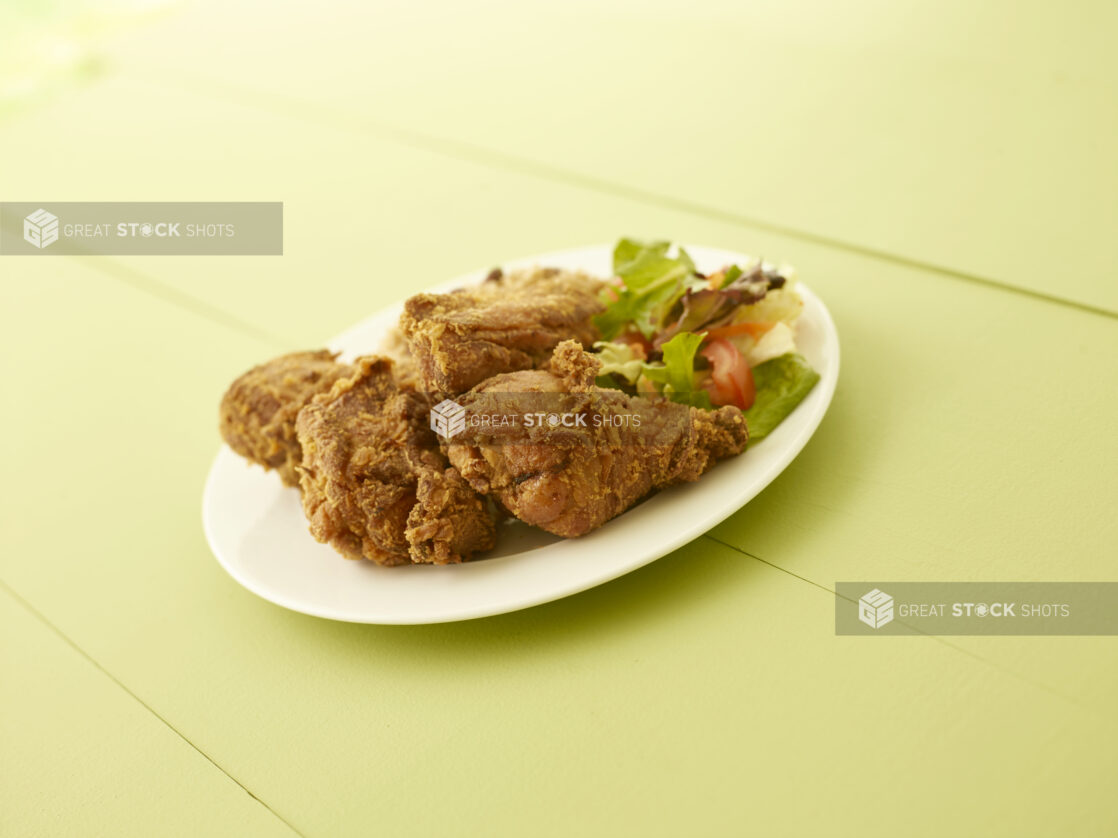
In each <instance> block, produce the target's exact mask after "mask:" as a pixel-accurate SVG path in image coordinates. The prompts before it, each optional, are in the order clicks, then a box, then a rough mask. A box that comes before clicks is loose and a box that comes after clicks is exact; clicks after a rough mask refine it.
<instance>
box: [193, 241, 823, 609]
mask: <svg viewBox="0 0 1118 838" xmlns="http://www.w3.org/2000/svg"><path fill="white" fill-rule="evenodd" d="M687 250H688V252H689V253H690V254H691V256H692V257H693V258H694V260H695V262H696V264H697V266H698V267H699V269H700V270H704V271H712V270H716V269H718V268H720V267H722V266H723V265H726V264H729V263H731V262H737V263H739V264H741V263H743V262H745V261H747V260H748V259H749V257H748V256H745V255H744V254H741V253H732V252H730V251H726V250H716V249H713V248H707V247H690V246H687ZM611 258H612V248H611V247H608V246H605V245H602V246H598V247H590V248H582V249H578V250H566V251H561V252H558V253H546V254H542V255H540V256H536V257H532V258H530V259H521V260H518V261H517V262H512V263H509V264H508V265H507V267H519V266H527V265H533V264H539V265H550V266H556V267H564V268H582V269H585V270H587V271H590V272H591V273H594V274H597V275H599V276H608V275H609V274H610V273H611V268H610V265H611ZM486 273H487V271H486V270H482V271H477V272H475V273H472V274H468V275H466V276H462V277H459V278H458V279H455V280H452V281H450V282H447V283H443V284H442V285H440V286H438V287H436V288H433V289H431V290H432V291H436V292H437V291H449V290H451V289H454V288H461V287H463V286H466V285H471V284H475V283H477V282H480V281H481V280H482V279H483V278H484V276H485V274H486ZM797 287H798V288H799V290H800V293H801V294H802V295H803V298H804V311H803V315H802V316H801V318H800V321H799V330H798V334H797V339H796V342H797V345H798V347H799V350H800V352H802V353H803V355H804V356H805V357H806V358H807V359H808V361H809V362H810V363H811V365H812V366H813V367H814V368H815V369H816V370H817V371H818V372H819V375H820V380H819V383H818V384H816V386H815V388H814V389H813V390H812V391H811V393H810V394H808V396H807V398H806V399H804V401H803V402H801V403H800V405H799V406H798V407H797V408H796V410H795V411H793V413H792V414H791V415H790V416H788V417H787V418H786V419H785V420H784V421H783V422H782V423H781V424H780V426H779V427H777V428H776V430H774V431H773V432H772V433H771V434H770V435H769V436H768V437H767V438H766V439H764V440H762V441H761V442H759V443H757V445H756V446H755V447H750V448H749V449H748V450H746V452H745V453H744V454H742V455H740V456H738V457H736V458H733V459H730V460H726V461H724V462H722V463H719V464H718V465H717V466H716V467H715V468H714V469H713V470H711V471H710V472H709V473H708V474H706V475H704V476H703V478H702V479H701V480H699V482H697V483H690V484H686V485H682V486H675V487H673V488H671V489H668V490H666V491H662V492H660V493H658V494H656V495H655V496H653V497H651V498H650V499H648V500H647V501H645V502H644V503H642V504H640V505H639V506H637V507H635V508H633V509H630V510H629V511H628V512H626V513H624V514H622V515H620V516H618V517H617V518H615V519H614V520H612V521H610V522H609V523H607V524H606V525H605V526H603V527H601V528H600V529H598V530H595V531H594V532H592V533H590V534H589V535H585V536H583V537H582V538H576V539H562V538H558V537H556V536H553V535H550V534H548V533H545V532H543V531H542V530H538V529H535V528H533V527H529V526H527V525H526V524H523V523H521V522H519V521H512V522H510V523H507V524H505V525H503V526H502V527H501V528H500V532H499V536H498V544H497V548H496V549H495V550H493V551H491V553H489V554H487V557H486V558H484V559H482V560H477V561H473V562H468V563H466V564H461V565H449V566H434V565H408V566H404V567H392V568H385V567H380V566H378V565H375V564H373V563H372V562H362V561H349V560H346V559H344V558H342V557H341V556H340V555H338V554H337V553H335V552H334V551H333V549H331V548H330V547H328V546H326V545H324V544H319V543H318V542H316V541H315V540H314V539H313V538H312V537H311V535H310V533H309V532H308V530H307V524H306V520H305V519H304V517H303V510H302V506H301V505H300V500H299V493H298V491H297V490H295V489H293V488H284V487H283V486H282V485H281V484H280V481H279V479H278V478H277V477H276V476H275V475H274V474H270V473H266V472H265V471H264V470H263V469H261V468H260V467H258V466H254V465H250V464H249V463H248V462H247V461H246V460H243V459H241V458H240V457H239V456H237V455H236V454H234V453H233V452H232V451H231V450H230V449H229V448H228V447H226V446H223V447H222V449H221V451H220V452H218V455H217V459H216V460H215V461H214V464H213V467H212V468H211V469H210V475H209V478H208V479H207V480H206V487H205V490H204V494H203V497H202V522H203V526H204V528H205V532H206V539H207V540H208V541H209V543H210V547H211V548H212V549H213V552H214V555H215V556H217V559H218V561H219V562H221V565H222V567H224V568H225V569H226V570H227V571H228V572H229V575H230V576H232V577H233V578H234V579H236V580H237V581H238V582H240V583H241V584H242V585H244V586H245V587H246V588H248V589H249V590H250V591H252V592H253V593H255V594H258V595H259V596H261V597H263V598H264V599H267V600H270V601H271V602H274V603H276V604H277V605H282V606H283V607H285V608H290V609H292V610H294V611H300V612H302V613H304V614H313V615H315V616H318V617H326V618H329V619H332V620H346V621H349V622H355V623H382V624H408V623H440V622H449V621H452V620H467V619H472V618H474V617H485V616H489V615H492V614H502V613H504V612H507V611H515V610H517V609H520V608H527V607H529V606H532V605H538V604H540V603H543V602H549V601H551V600H554V599H559V598H560V597H565V596H569V595H570V594H574V593H578V592H579V591H584V590H586V589H587V588H592V587H594V586H595V585H600V584H601V583H603V582H608V581H609V580H610V579H614V578H616V577H618V576H621V575H622V574H624V573H628V572H629V571H631V570H636V569H637V568H638V567H641V566H642V565H646V564H648V563H649V562H651V561H653V560H655V559H658V558H660V557H661V556H663V555H665V554H666V553H669V552H671V551H672V550H674V549H676V548H677V547H679V546H681V545H683V544H686V543H687V542H688V541H691V540H692V539H694V538H697V537H698V536H699V535H701V534H702V533H704V532H706V531H707V530H709V529H710V528H711V527H713V526H714V525H715V524H717V523H719V522H720V521H722V520H723V519H724V518H726V517H728V516H729V515H731V514H732V513H733V512H735V511H737V510H738V509H740V508H741V507H742V506H744V505H745V504H746V503H747V502H748V501H749V500H751V499H752V498H753V497H754V496H756V495H757V493H759V492H760V491H761V490H762V489H764V488H765V487H766V486H767V485H768V484H769V483H770V482H772V480H773V479H774V478H775V477H776V476H777V475H778V474H780V473H781V472H782V471H783V470H784V469H785V467H786V466H787V465H788V464H789V463H790V462H792V460H793V459H794V458H795V457H796V455H797V454H799V453H800V451H801V450H802V449H803V447H804V445H806V444H807V441H808V440H809V439H810V438H811V435H812V434H813V433H814V432H815V429H816V428H817V427H818V426H819V422H820V421H821V420H822V419H823V414H824V413H826V411H827V406H828V405H829V404H830V402H831V396H832V395H833V394H834V391H835V383H836V382H837V381H838V371H839V344H838V334H837V333H836V331H835V324H834V322H833V321H832V320H831V315H830V313H829V312H828V311H827V308H826V306H824V305H823V303H822V301H821V300H820V299H819V298H818V297H816V296H815V295H814V294H813V293H812V292H811V291H810V290H809V289H808V288H806V287H805V286H804V285H803V284H802V283H800V284H799V285H798V286H797ZM402 308H403V302H400V303H397V304H396V305H393V306H390V307H389V308H387V309H385V310H383V311H381V312H380V313H378V314H374V315H373V316H371V317H369V318H368V319H366V320H364V321H362V322H361V323H359V324H358V325H356V326H354V327H353V328H352V329H350V330H349V331H347V332H345V333H344V334H343V335H341V336H339V337H338V338H336V339H335V340H333V341H331V342H330V347H331V348H332V349H334V350H337V351H341V352H342V353H343V355H344V357H346V358H352V357H353V356H356V355H361V354H365V353H374V352H376V350H377V348H378V347H379V346H380V344H381V340H382V338H383V337H384V335H385V333H386V332H387V331H388V330H389V329H390V328H392V327H393V326H394V325H395V324H396V321H397V319H398V318H399V316H400V311H401V310H402Z"/></svg>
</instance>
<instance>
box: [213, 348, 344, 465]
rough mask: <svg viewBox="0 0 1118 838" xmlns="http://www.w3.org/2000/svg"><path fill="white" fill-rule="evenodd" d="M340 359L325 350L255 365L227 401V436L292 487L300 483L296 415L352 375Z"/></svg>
mask: <svg viewBox="0 0 1118 838" xmlns="http://www.w3.org/2000/svg"><path fill="white" fill-rule="evenodd" d="M336 357H337V356H336V355H335V354H334V353H332V352H329V351H328V350H325V349H320V350H318V351H313V352H293V353H291V354H289V355H283V356H281V357H279V358H275V359H273V360H271V361H269V362H268V363H266V364H261V365H260V366H257V367H253V368H252V369H251V370H249V371H248V372H246V373H245V374H244V375H242V376H241V377H240V378H238V379H237V380H236V381H234V382H233V384H232V385H231V386H230V387H229V389H228V391H226V393H225V396H224V397H223V398H222V400H221V411H220V419H219V426H220V429H221V436H222V438H223V439H224V440H225V441H226V443H228V445H229V447H230V448H232V449H233V450H234V451H236V452H237V453H238V454H240V455H241V456H242V457H246V458H247V459H249V460H251V461H252V462H254V463H258V464H260V465H262V466H264V468H266V469H275V470H276V471H277V472H278V473H279V476H280V479H281V480H282V481H283V482H284V483H285V484H286V485H288V486H297V485H299V475H298V472H297V471H296V469H297V467H298V465H299V463H300V462H301V459H302V454H301V451H300V449H299V440H298V439H297V438H296V435H295V417H296V416H297V415H298V413H299V411H300V410H301V409H302V407H303V405H305V404H306V403H307V402H309V401H310V400H311V399H312V398H314V396H316V395H317V394H319V393H323V392H326V391H327V390H329V389H330V388H331V387H333V386H334V382H335V381H337V380H339V379H341V378H345V377H346V376H348V375H351V374H352V372H353V368H352V367H350V366H349V365H348V364H339V363H338V362H337V360H335V359H336Z"/></svg>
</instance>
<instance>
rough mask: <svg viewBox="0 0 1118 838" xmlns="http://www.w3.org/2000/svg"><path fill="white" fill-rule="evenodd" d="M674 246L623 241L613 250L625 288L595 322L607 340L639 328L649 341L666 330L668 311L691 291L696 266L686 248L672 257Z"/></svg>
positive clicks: (657, 242)
mask: <svg viewBox="0 0 1118 838" xmlns="http://www.w3.org/2000/svg"><path fill="white" fill-rule="evenodd" d="M670 248H671V243H670V242H666V241H656V242H649V243H645V242H639V241H636V240H635V239H621V241H619V242H618V243H617V246H616V247H614V250H613V272H614V273H615V274H616V275H617V276H619V277H621V280H622V281H623V282H624V287H622V288H620V289H618V299H617V300H616V301H615V302H612V303H610V304H609V306H608V308H607V309H606V310H605V311H604V312H603V313H602V314H599V315H598V316H597V317H595V318H594V324H595V325H596V326H597V327H598V330H599V331H600V332H601V333H602V337H604V338H606V339H607V340H609V339H611V338H614V337H616V336H617V335H618V334H620V333H621V332H623V331H625V330H626V329H627V328H630V327H631V326H633V325H635V326H636V327H637V328H638V329H640V331H641V333H642V334H644V335H645V336H646V337H651V336H652V335H653V334H654V333H655V332H656V330H657V329H659V328H660V327H661V326H662V320H663V318H664V316H665V315H666V312H667V311H670V310H671V307H672V306H673V305H674V304H675V302H676V300H678V299H679V298H680V297H681V296H683V293H684V292H685V291H686V290H687V289H688V288H689V287H690V284H689V281H690V279H691V278H692V277H693V276H694V275H695V263H694V262H693V261H692V260H691V257H690V256H689V255H688V254H687V251H686V250H684V249H683V248H682V247H681V248H678V253H677V254H676V255H675V256H669V255H668V251H669V249H670Z"/></svg>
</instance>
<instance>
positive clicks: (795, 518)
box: [0, 0, 1118, 838]
mask: <svg viewBox="0 0 1118 838" xmlns="http://www.w3.org/2000/svg"><path fill="white" fill-rule="evenodd" d="M975 5H976V4H971V3H964V2H959V1H958V0H949V1H948V2H940V3H896V2H892V3H884V2H873V1H872V0H858V2H855V3H845V4H838V3H823V2H815V3H804V4H787V3H775V2H773V3H761V4H750V5H749V7H748V8H742V4H739V3H736V2H729V0H726V2H721V3H706V2H699V3H687V4H681V5H680V6H679V7H672V6H669V5H668V4H665V3H660V2H643V3H636V2H633V3H624V4H616V5H611V6H609V7H608V8H606V7H603V5H602V4H600V3H596V2H591V1H590V0H574V1H573V2H567V3H564V4H561V8H555V9H547V8H544V7H542V6H540V7H531V8H530V7H529V6H527V5H525V4H515V3H512V2H505V0H493V1H492V2H488V3H484V4H471V5H469V6H466V5H464V4H453V3H449V2H439V3H425V4H414V5H413V4H406V3H391V4H368V7H365V6H363V5H361V4H347V3H341V2H329V3H318V4H307V5H306V7H305V8H302V9H292V8H287V7H284V6H280V5H278V4H273V3H266V2H263V0H257V1H256V2H247V1H245V2H237V3H220V2H217V1H216V0H212V2H197V3H192V4H186V5H182V6H179V7H176V8H173V9H171V10H170V11H168V12H167V13H166V14H165V15H164V16H162V17H160V18H157V19H154V20H151V21H149V22H147V23H145V24H144V25H143V26H138V27H136V28H133V29H131V30H130V31H127V32H125V33H124V34H121V35H118V36H116V38H115V39H114V40H112V41H104V40H102V41H99V42H98V43H97V44H96V45H95V47H94V49H95V50H96V51H97V54H98V55H99V56H101V61H100V63H99V65H98V66H99V67H100V71H99V73H98V74H97V75H96V76H95V77H94V78H92V79H90V80H87V81H85V82H84V83H82V84H78V85H73V86H71V87H69V88H66V89H63V90H61V91H58V90H55V91H52V92H51V94H50V95H49V96H43V97H41V98H40V99H39V100H38V101H35V102H33V103H32V104H31V105H29V106H28V107H24V108H22V109H19V110H18V111H15V112H13V113H11V114H9V115H8V116H7V117H5V118H4V121H3V122H0V161H3V162H2V163H0V190H2V193H3V194H2V195H0V198H2V199H6V200H105V201H108V200H281V201H284V203H285V255H284V256H282V257H241V258H228V259H222V258H209V259H207V258H203V257H192V258H186V257H182V258H178V257H163V258H155V257H151V258H124V257H119V258H108V257H88V258H68V257H55V258H45V257H44V258H15V257H4V258H0V293H2V303H3V304H2V306H0V311H2V314H0V316H2V318H3V319H2V322H0V326H2V330H0V335H2V340H3V368H2V372H3V380H4V384H5V386H4V388H3V405H2V406H3V416H4V434H3V439H4V447H3V462H4V464H5V471H6V475H5V479H4V481H3V483H2V487H3V488H2V489H0V493H2V496H0V515H2V517H3V550H2V552H0V673H2V678H3V689H2V691H0V695H2V696H3V698H2V703H0V834H3V835H5V836H6V835H13V836H23V835H83V836H85V835H112V836H120V835H129V836H130V835H137V836H151V835H179V834H181V835H189V836H198V835H237V836H241V835H256V834H260V835H265V834H266V835H277V836H283V835H302V836H307V838H318V836H342V835H361V836H366V835H384V836H410V835H416V836H431V835H439V836H450V835H478V836H483V835H484V836H495V835H509V836H525V835H531V836H545V835H563V836H566V835H608V836H617V835H641V836H651V835H665V836H669V835H670V836H676V835H738V834H755V835H766V836H767V835H822V834H855V833H856V834H860V835H896V834H903V835H1015V836H1022V835H1052V834H1064V835H1087V836H1096V835H1098V836H1102V835H1113V834H1118V800H1116V798H1115V795H1114V789H1115V787H1116V785H1118V715H1116V713H1115V707H1116V706H1118V640H1116V639H1115V638H1109V637H1102V638H1056V637H1050V638H1044V637H1019V638H1010V637H1003V638H998V637H987V638H981V637H958V638H950V639H948V638H944V639H937V638H920V639H908V638H892V639H885V638H879V639H876V640H875V639H873V638H856V637H836V636H834V631H833V609H834V595H833V593H832V590H833V586H834V583H835V582H836V581H839V580H858V579H868V578H869V579H872V578H877V579H882V578H888V579H896V580H994V581H1004V580H1068V581H1079V580H1114V579H1118V571H1116V567H1115V559H1116V557H1118V523H1116V522H1118V516H1116V515H1115V505H1116V502H1118V442H1116V440H1115V435H1114V428H1115V420H1116V417H1118V392H1116V389H1115V384H1114V382H1115V380H1116V373H1118V362H1116V361H1118V322H1116V318H1118V235H1116V232H1118V156H1116V155H1115V153H1114V150H1115V148H1118V61H1116V60H1115V58H1114V53H1113V50H1112V44H1111V41H1112V38H1113V35H1114V32H1115V31H1116V29H1118V17H1116V14H1115V6H1114V4H1111V3H1103V2H1097V3H1091V2H1073V3H1065V4H1059V5H1055V6H1050V5H1049V4H1031V3H1012V4H1010V3H987V4H982V5H981V8H976V7H975ZM620 234H631V235H639V236H667V237H671V238H675V239H681V240H686V241H692V242H697V243H703V244H711V245H717V246H722V247H726V248H735V249H741V250H746V251H750V252H755V253H763V254H765V255H766V256H769V257H770V258H776V259H782V260H787V261H790V262H793V263H795V264H796V265H797V266H798V267H799V268H800V271H801V275H802V277H803V278H804V279H805V281H806V282H808V283H809V284H810V285H811V286H812V288H813V289H815V290H816V291H817V292H818V293H819V294H820V295H821V296H822V297H823V298H824V299H825V300H826V302H827V304H828V305H829V307H830V309H831V311H832V313H833V314H834V317H835V320H836V322H837V324H838V328H839V332H840V337H841V340H842V347H843V372H842V379H841V381H840V383H839V388H838V392H837V394H836V396H835V400H834V403H833V405H832V408H831V411H830V413H829V414H828V416H827V418H826V420H825V421H824V423H823V425H822V426H821V427H820V429H819V431H818V433H817V434H816V436H815V438H814V439H813V440H812V441H811V443H810V444H809V445H808V447H807V448H806V449H805V450H804V452H803V454H802V455H801V456H800V457H799V458H798V459H797V460H796V461H795V463H793V464H792V466H791V467H790V468H789V469H788V470H787V471H786V472H785V473H784V474H783V475H782V476H781V477H780V478H779V479H778V480H777V481H776V482H775V483H774V484H773V485H772V486H771V487H770V488H769V489H767V490H766V491H765V492H764V493H763V494H762V495H761V496H759V497H758V498H757V499H756V500H754V501H753V502H752V503H750V504H749V506H748V507H746V508H745V509H743V510H741V511H740V512H739V513H737V514H736V515H735V516H733V517H732V518H731V519H729V520H728V521H727V522H725V523H724V524H722V525H721V526H719V527H717V528H716V529H715V530H714V531H712V532H711V533H709V534H708V535H707V536H704V537H703V538H700V539H698V540H697V541H695V542H693V543H692V544H690V545H688V546H687V547H685V548H683V549H682V550H679V551H677V552H676V553H674V554H671V555H669V556H667V557H665V558H664V559H662V560H660V561H658V562H656V563H654V564H653V565H650V566H649V567H647V568H645V569H643V570H641V571H639V572H636V573H633V574H631V575H629V576H626V577H624V578H622V579H620V580H617V581H615V582H613V583H610V584H609V585H606V586H603V587H601V588H597V589H595V590H592V591H589V592H586V593H584V594H581V595H578V596H575V597H572V598H569V599H566V600H563V601H560V602H556V603H553V604H550V605H546V606H542V607H538V608H534V609H531V610H528V611H523V612H520V613H516V614H510V615H506V616H502V617H495V618H491V619H485V620H478V621H473V622H467V623H460V624H452V625H440V626H427V627H375V626H355V625H343V624H335V623H329V622H325V621H322V620H316V619H313V618H310V617H305V616H300V615H297V614H294V613H290V612H287V611H284V610H282V609H280V608H278V607H276V606H273V605H271V604H269V603H266V602H264V601H262V600H259V599H257V598H256V597H254V596H253V595H251V594H249V593H248V592H246V591H244V590H242V589H241V588H240V587H238V586H237V585H236V583H234V582H233V581H232V580H231V579H229V578H228V577H227V576H226V575H225V574H224V572H223V571H222V570H221V569H220V568H219V566H218V565H217V563H216V562H215V561H214V560H213V558H212V557H211V555H210V553H209V550H208V548H207V546H206V544H205V542H204V540H203V537H202V532H201V524H200V515H199V507H200V497H201V487H202V481H203V479H204V477H205V474H206V471H207V469H208V467H209V464H210V461H211V458H212V456H213V454H214V453H215V451H216V448H217V445H218V438H217V433H216V429H215V424H216V415H215V414H216V406H217V402H218V399H219V398H220V395H221V393H222V391H223V389H224V387H225V385H226V384H227V382H228V381H229V380H230V379H231V378H232V377H233V376H235V375H236V374H237V373H239V372H240V371H241V370H243V369H244V368H247V367H248V366H250V365H252V364H253V363H256V362H259V361H260V360H262V359H265V358H267V357H269V356H271V355H273V354H276V353H278V352H280V351H284V350H291V349H296V348H303V347H311V346H318V345H321V344H322V343H323V342H324V341H325V340H326V339H327V338H329V337H330V336H331V335H333V334H335V333H337V332H339V331H340V330H342V329H343V328H344V327H346V326H347V325H349V324H351V323H352V322H354V321H356V320H357V319H359V318H361V317H362V316H364V315H365V314H367V313H368V312H370V311H373V310H375V309H377V308H379V307H380V306H381V305H383V304H385V303H387V302H390V301H392V300H395V299H398V298H400V297H402V296H404V295H406V294H408V293H411V292H413V291H415V290H417V289H420V288H422V287H424V286H427V285H430V284H432V283H434V282H437V281H440V280H443V279H445V278H447V277H449V276H453V275H455V274H457V273H461V272H463V271H466V270H470V269H473V268H477V267H480V266H486V265H490V264H493V263H495V262H498V261H501V260H502V259H507V258H514V257H518V256H523V255H526V254H531V253H533V252H538V251H542V250H548V249H555V248H561V247H565V246H574V245H579V244H587V243H592V242H599V241H610V240H612V239H614V238H616V237H617V236H618V235H620Z"/></svg>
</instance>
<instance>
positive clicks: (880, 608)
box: [858, 588, 893, 629]
mask: <svg viewBox="0 0 1118 838" xmlns="http://www.w3.org/2000/svg"><path fill="white" fill-rule="evenodd" d="M858 619H859V620H861V621H862V622H863V623H865V624H866V625H867V626H869V627H870V628H875V629H877V628H881V627H882V626H883V625H885V624H886V623H891V622H893V598H892V597H891V596H889V594H887V593H885V592H884V591H882V590H878V589H877V588H874V589H873V590H872V591H870V592H869V593H868V594H866V595H865V596H864V597H862V598H861V599H860V600H858Z"/></svg>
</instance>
